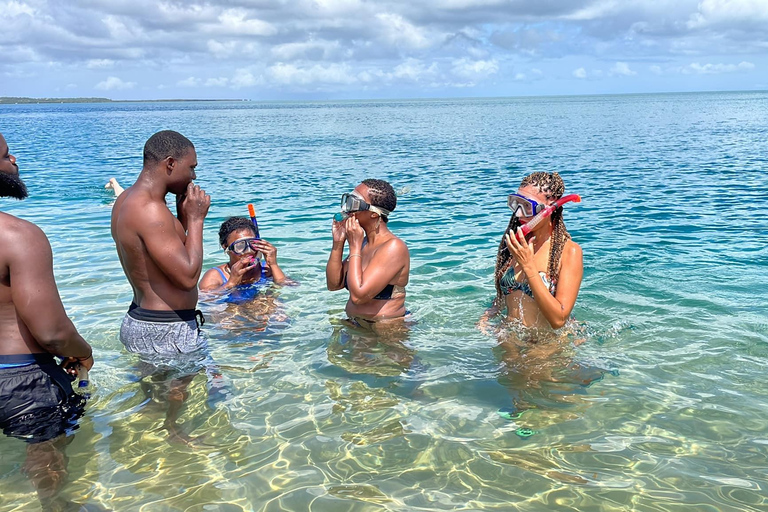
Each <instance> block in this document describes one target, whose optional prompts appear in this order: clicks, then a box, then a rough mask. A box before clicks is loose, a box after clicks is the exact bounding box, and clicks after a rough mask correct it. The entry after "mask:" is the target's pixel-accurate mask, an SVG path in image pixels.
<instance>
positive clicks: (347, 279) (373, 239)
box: [325, 179, 411, 327]
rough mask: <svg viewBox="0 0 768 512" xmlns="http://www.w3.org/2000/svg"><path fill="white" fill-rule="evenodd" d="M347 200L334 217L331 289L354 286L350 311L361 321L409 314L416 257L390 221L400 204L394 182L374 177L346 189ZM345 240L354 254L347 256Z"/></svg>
mask: <svg viewBox="0 0 768 512" xmlns="http://www.w3.org/2000/svg"><path fill="white" fill-rule="evenodd" d="M341 201H342V204H341V209H342V214H341V216H342V217H346V218H345V219H343V220H342V221H337V220H335V219H334V221H333V246H332V248H331V255H330V257H329V258H328V264H327V265H326V267H325V279H326V285H327V286H328V289H329V290H331V291H334V290H340V289H342V288H346V289H347V290H349V300H348V301H347V306H346V313H347V315H348V316H349V319H350V321H351V322H352V323H353V324H356V325H358V326H361V327H370V326H371V325H372V324H374V323H377V322H381V321H383V320H390V319H395V318H402V317H404V316H405V315H406V309H405V286H406V285H407V284H408V276H409V272H410V268H411V257H410V254H409V253H408V247H406V245H405V242H403V241H402V240H400V239H399V238H398V237H397V236H395V235H394V234H393V233H392V232H391V231H390V230H389V227H388V226H387V223H388V222H389V215H390V214H391V213H392V212H393V211H394V209H395V207H396V206H397V197H396V196H395V191H394V189H393V188H392V185H390V184H389V183H387V182H386V181H382V180H375V179H368V180H365V181H363V182H362V183H361V184H359V185H358V186H357V187H355V190H354V191H353V192H352V193H351V194H343V195H342V199H341ZM337 215H338V214H337ZM345 243H348V244H349V255H348V256H347V258H346V259H342V255H343V252H344V245H345Z"/></svg>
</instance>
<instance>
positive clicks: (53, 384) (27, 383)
mask: <svg viewBox="0 0 768 512" xmlns="http://www.w3.org/2000/svg"><path fill="white" fill-rule="evenodd" d="M1 357H2V356H0V358H1ZM30 358H31V359H33V360H34V362H31V363H30V364H27V365H24V366H16V367H11V368H0V428H2V430H3V433H4V434H5V435H7V436H10V437H15V438H18V439H21V440H23V441H26V442H28V443H41V442H43V441H48V440H50V439H53V438H55V437H58V436H59V435H61V434H64V433H68V432H70V431H73V430H75V429H76V428H77V420H78V419H79V418H80V416H82V414H83V411H84V408H85V398H83V397H82V396H80V395H78V394H77V393H75V392H74V391H73V390H72V380H73V379H72V377H70V375H69V374H67V372H65V371H64V370H63V369H62V368H61V367H60V366H59V365H57V364H56V362H55V361H54V359H53V357H52V356H51V355H48V354H45V355H42V354H34V355H32V356H30Z"/></svg>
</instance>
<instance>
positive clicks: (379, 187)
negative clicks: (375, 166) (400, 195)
mask: <svg viewBox="0 0 768 512" xmlns="http://www.w3.org/2000/svg"><path fill="white" fill-rule="evenodd" d="M363 185H365V186H366V187H368V197H370V198H371V205H373V206H378V207H379V208H384V209H385V210H389V211H390V212H393V211H395V208H397V196H396V195H395V189H394V188H392V185H390V184H389V183H387V182H386V181H384V180H375V179H372V178H370V179H367V180H363ZM381 218H382V219H384V222H388V221H389V219H387V216H386V215H382V216H381Z"/></svg>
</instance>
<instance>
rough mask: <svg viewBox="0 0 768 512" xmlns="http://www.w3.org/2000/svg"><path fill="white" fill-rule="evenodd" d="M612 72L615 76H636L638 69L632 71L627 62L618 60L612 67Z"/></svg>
mask: <svg viewBox="0 0 768 512" xmlns="http://www.w3.org/2000/svg"><path fill="white" fill-rule="evenodd" d="M610 74H611V75H614V76H634V75H636V74H637V71H632V70H631V69H630V68H629V64H627V63H626V62H617V63H616V64H614V65H613V67H612V68H611V71H610Z"/></svg>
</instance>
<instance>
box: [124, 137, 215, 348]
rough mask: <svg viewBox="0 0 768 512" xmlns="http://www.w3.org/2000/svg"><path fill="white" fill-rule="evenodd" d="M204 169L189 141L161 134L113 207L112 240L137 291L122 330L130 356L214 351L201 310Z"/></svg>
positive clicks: (150, 143)
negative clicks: (171, 201)
mask: <svg viewBox="0 0 768 512" xmlns="http://www.w3.org/2000/svg"><path fill="white" fill-rule="evenodd" d="M196 166H197V153H196V152H195V147H194V145H193V144H192V143H191V142H190V141H189V139H187V138H186V137H184V136H183V135H181V134H180V133H177V132H174V131H171V130H165V131H161V132H158V133H156V134H154V135H152V136H151V137H150V138H149V140H147V143H146V144H145V145H144V166H143V168H142V170H141V174H139V177H138V179H137V180H136V183H134V184H133V185H131V186H130V187H128V188H127V189H125V191H124V192H123V193H122V194H120V196H119V197H118V198H117V200H116V201H115V205H114V206H113V207H112V238H113V239H114V240H115V244H116V246H117V254H118V256H119V258H120V263H121V264H122V266H123V271H124V272H125V275H126V277H127V278H128V281H129V282H130V284H131V287H132V288H133V303H132V304H131V306H130V308H129V310H128V313H127V314H126V315H125V318H124V319H123V323H122V326H121V327H120V341H121V342H122V343H123V345H124V346H125V348H126V349H127V350H128V351H130V352H136V353H141V354H161V355H174V354H179V353H189V352H194V351H196V350H198V349H201V348H204V347H205V346H206V340H205V336H204V335H203V334H202V332H201V331H200V325H201V324H202V322H203V318H202V314H201V313H200V312H199V311H196V309H195V308H196V306H197V281H198V279H199V277H200V273H201V271H202V266H203V221H204V219H205V216H206V215H207V214H208V208H209V207H210V205H211V198H210V196H208V195H206V193H205V191H204V190H202V189H201V188H200V187H199V186H197V185H195V184H193V183H192V180H194V179H196V178H197V176H196V174H195V167H196ZM168 193H172V194H176V207H177V215H178V217H176V216H174V215H173V213H172V212H171V210H170V209H169V208H168V206H167V205H166V202H165V197H166V195H167V194H168Z"/></svg>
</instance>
